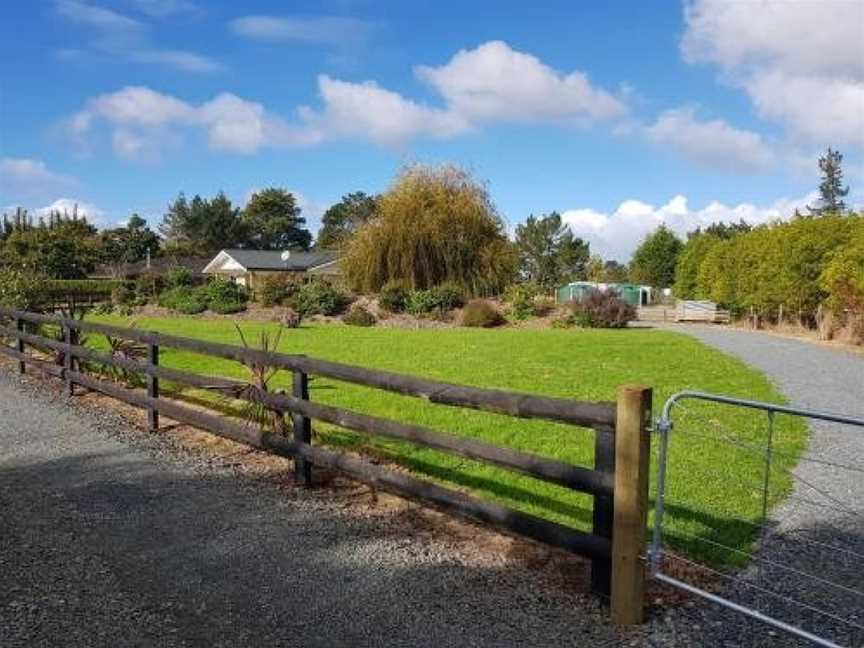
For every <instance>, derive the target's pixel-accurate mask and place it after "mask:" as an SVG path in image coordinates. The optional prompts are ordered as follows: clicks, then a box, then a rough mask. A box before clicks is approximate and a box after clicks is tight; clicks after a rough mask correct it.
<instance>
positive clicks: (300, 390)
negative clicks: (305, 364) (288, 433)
mask: <svg viewBox="0 0 864 648" xmlns="http://www.w3.org/2000/svg"><path fill="white" fill-rule="evenodd" d="M292 395H293V396H294V398H301V399H303V400H309V375H308V374H306V373H305V372H303V371H300V370H299V369H295V370H294V384H293V387H292ZM291 420H292V422H293V426H294V440H295V441H296V442H297V443H312V421H311V420H310V419H309V418H308V417H306V416H303V415H302V414H299V413H296V412H295V413H294V414H293V415H292V417H291ZM294 480H295V481H296V482H297V483H298V484H303V485H304V486H311V485H312V464H310V463H309V462H308V461H307V460H306V459H302V458H301V457H294Z"/></svg>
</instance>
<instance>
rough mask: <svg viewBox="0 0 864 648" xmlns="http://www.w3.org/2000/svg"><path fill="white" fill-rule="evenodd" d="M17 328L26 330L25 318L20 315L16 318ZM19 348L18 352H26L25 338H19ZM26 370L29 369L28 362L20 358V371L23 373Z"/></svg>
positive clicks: (22, 330)
mask: <svg viewBox="0 0 864 648" xmlns="http://www.w3.org/2000/svg"><path fill="white" fill-rule="evenodd" d="M15 328H16V329H18V330H19V331H21V332H22V333H23V332H24V320H23V319H21V318H20V317H16V318H15ZM17 348H18V353H24V340H22V339H21V338H18V344H17ZM26 371H27V364H26V363H25V362H24V360H23V359H20V360H18V373H20V374H23V373H24V372H26Z"/></svg>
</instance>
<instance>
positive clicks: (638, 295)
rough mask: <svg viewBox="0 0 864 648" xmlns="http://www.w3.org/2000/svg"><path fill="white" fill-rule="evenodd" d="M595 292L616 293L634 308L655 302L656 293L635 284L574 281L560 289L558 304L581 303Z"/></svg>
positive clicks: (647, 287)
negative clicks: (580, 301) (654, 295)
mask: <svg viewBox="0 0 864 648" xmlns="http://www.w3.org/2000/svg"><path fill="white" fill-rule="evenodd" d="M595 290H597V291H600V292H607V291H610V290H611V291H614V292H616V293H618V296H619V297H620V298H621V299H622V300H624V301H625V302H627V303H628V304H632V305H633V306H648V305H649V304H651V303H652V302H653V301H654V300H653V294H654V291H653V289H652V288H651V286H640V285H639V284H634V283H600V282H594V281H572V282H570V283H568V284H566V285H564V286H561V287H560V288H559V289H558V293H557V297H558V303H559V304H566V303H567V302H569V301H579V300H581V299H584V298H585V297H586V296H588V295H590V294H591V293H592V292H594V291H595Z"/></svg>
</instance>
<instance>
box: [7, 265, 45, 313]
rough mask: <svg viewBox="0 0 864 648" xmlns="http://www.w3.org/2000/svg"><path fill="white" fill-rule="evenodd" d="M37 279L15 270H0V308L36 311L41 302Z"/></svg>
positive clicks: (30, 274) (27, 273) (29, 274)
mask: <svg viewBox="0 0 864 648" xmlns="http://www.w3.org/2000/svg"><path fill="white" fill-rule="evenodd" d="M39 284H40V282H39V278H38V277H34V276H33V274H32V273H29V272H24V271H22V270H19V269H17V268H0V306H7V307H9V308H18V309H21V310H36V309H38V307H39V305H40V303H41V302H42V296H41V294H40V290H39Z"/></svg>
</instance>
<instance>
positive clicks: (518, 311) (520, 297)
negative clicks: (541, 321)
mask: <svg viewBox="0 0 864 648" xmlns="http://www.w3.org/2000/svg"><path fill="white" fill-rule="evenodd" d="M536 295H537V287H536V286H535V285H534V284H529V283H519V284H512V285H510V286H508V287H507V290H505V291H504V302H505V303H506V304H507V306H508V307H509V309H510V314H511V315H512V316H513V317H514V318H515V319H517V320H524V319H528V318H529V317H531V316H533V315H534V298H535V296H536Z"/></svg>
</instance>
